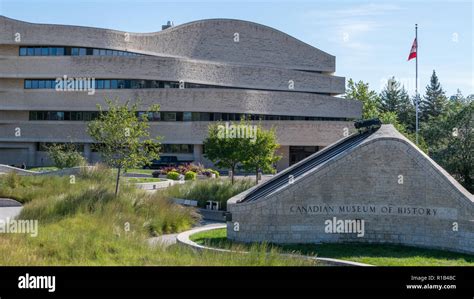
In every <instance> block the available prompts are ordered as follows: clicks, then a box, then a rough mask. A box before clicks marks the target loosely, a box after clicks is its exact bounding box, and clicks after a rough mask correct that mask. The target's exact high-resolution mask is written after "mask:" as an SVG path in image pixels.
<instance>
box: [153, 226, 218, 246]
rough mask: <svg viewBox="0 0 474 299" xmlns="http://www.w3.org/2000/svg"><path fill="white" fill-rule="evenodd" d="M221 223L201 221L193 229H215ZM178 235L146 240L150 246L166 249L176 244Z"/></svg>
mask: <svg viewBox="0 0 474 299" xmlns="http://www.w3.org/2000/svg"><path fill="white" fill-rule="evenodd" d="M223 225H225V224H223V223H222V222H212V221H207V220H203V221H201V222H200V223H199V224H198V225H197V226H195V227H194V228H193V229H196V228H207V229H210V228H215V227H219V226H223ZM178 235H179V233H178V234H167V235H161V236H158V237H154V238H150V239H148V244H149V245H150V246H163V247H168V246H170V245H173V244H176V243H177V237H178Z"/></svg>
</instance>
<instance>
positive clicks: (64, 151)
mask: <svg viewBox="0 0 474 299" xmlns="http://www.w3.org/2000/svg"><path fill="white" fill-rule="evenodd" d="M47 152H48V156H49V158H50V159H51V160H52V161H53V163H54V166H56V167H57V168H60V169H63V168H70V167H75V166H80V165H84V164H85V163H86V161H85V159H84V157H82V155H81V153H80V152H79V151H78V150H77V148H76V146H75V145H74V144H72V143H62V144H61V143H54V144H52V145H50V146H48V148H47Z"/></svg>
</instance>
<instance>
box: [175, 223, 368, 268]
mask: <svg viewBox="0 0 474 299" xmlns="http://www.w3.org/2000/svg"><path fill="white" fill-rule="evenodd" d="M225 227H226V224H225V223H215V224H213V225H212V226H207V227H206V226H202V227H196V228H193V229H191V230H188V231H185V232H182V233H180V234H178V237H177V242H178V243H179V244H183V245H185V246H188V247H191V248H194V249H197V250H209V251H217V252H225V253H236V254H249V252H248V251H236V250H230V249H222V248H215V247H208V246H203V245H199V244H197V243H196V242H194V241H191V239H190V238H189V237H190V236H191V235H194V234H196V233H200V232H203V231H208V230H212V229H218V228H225ZM280 255H281V256H286V257H292V258H302V259H309V260H316V261H318V263H319V264H320V265H322V266H358V267H372V266H373V265H369V264H363V263H358V262H353V261H346V260H340V259H333V258H327V257H314V256H307V255H300V254H293V253H281V254H280Z"/></svg>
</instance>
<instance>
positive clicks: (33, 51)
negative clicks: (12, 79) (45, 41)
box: [27, 47, 35, 56]
mask: <svg viewBox="0 0 474 299" xmlns="http://www.w3.org/2000/svg"><path fill="white" fill-rule="evenodd" d="M27 52H28V56H34V55H35V48H31V47H30V48H28V50H27Z"/></svg>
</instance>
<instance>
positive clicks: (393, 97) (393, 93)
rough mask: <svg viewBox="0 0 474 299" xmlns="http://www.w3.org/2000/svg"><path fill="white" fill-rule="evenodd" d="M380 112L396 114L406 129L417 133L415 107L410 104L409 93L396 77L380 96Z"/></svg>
mask: <svg viewBox="0 0 474 299" xmlns="http://www.w3.org/2000/svg"><path fill="white" fill-rule="evenodd" d="M380 110H381V112H382V113H385V112H394V113H395V114H396V115H397V119H398V121H399V122H400V123H401V124H402V125H403V126H404V127H405V129H407V130H408V131H410V132H414V131H415V107H414V105H413V104H412V103H411V102H410V96H409V95H408V93H407V91H406V90H405V88H404V87H403V86H401V84H400V82H398V81H397V80H396V79H395V77H392V78H390V79H389V80H388V82H387V85H386V86H385V88H384V89H383V90H382V92H381V94H380Z"/></svg>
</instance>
